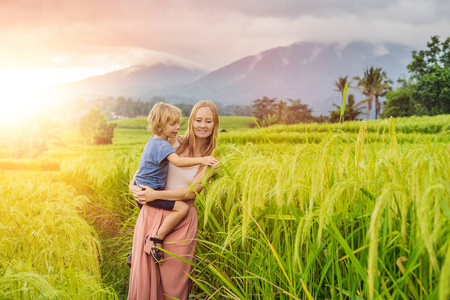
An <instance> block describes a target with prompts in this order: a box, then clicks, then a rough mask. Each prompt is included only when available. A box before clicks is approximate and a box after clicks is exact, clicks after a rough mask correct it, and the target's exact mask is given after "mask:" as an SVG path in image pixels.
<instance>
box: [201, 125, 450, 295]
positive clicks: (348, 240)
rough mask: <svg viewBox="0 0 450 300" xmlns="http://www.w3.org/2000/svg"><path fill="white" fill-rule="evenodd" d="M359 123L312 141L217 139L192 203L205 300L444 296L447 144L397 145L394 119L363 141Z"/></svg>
mask: <svg viewBox="0 0 450 300" xmlns="http://www.w3.org/2000/svg"><path fill="white" fill-rule="evenodd" d="M362 124H363V126H362V127H361V128H360V133H359V135H358V137H356V138H353V137H350V136H351V135H348V134H345V133H341V134H338V135H333V134H327V135H324V136H323V137H322V141H321V142H320V143H318V144H309V145H302V144H300V145H299V144H294V145H292V144H281V145H277V144H261V145H253V144H247V145H241V146H239V145H226V144H225V145H224V144H221V146H220V148H221V149H220V150H219V152H220V153H221V154H220V155H221V157H220V160H221V165H222V168H221V169H219V170H217V171H216V172H217V175H218V176H217V177H216V178H215V179H214V181H213V182H212V183H210V184H209V185H208V186H207V189H206V191H205V192H203V193H202V194H201V195H200V197H197V204H198V207H199V211H200V220H201V224H203V230H201V231H200V233H199V236H200V239H201V240H200V243H199V251H198V252H199V253H198V255H199V261H207V262H208V264H213V265H214V266H215V268H216V269H217V270H219V272H220V274H221V275H220V278H218V277H217V276H218V274H216V272H211V270H209V269H208V267H207V266H206V265H204V266H203V267H202V266H201V265H200V266H199V268H200V270H199V273H198V276H199V277H198V281H199V282H203V283H204V282H208V283H209V284H208V285H207V290H208V294H214V295H222V294H221V293H222V292H221V291H225V290H227V292H223V295H222V296H223V297H225V294H227V293H229V292H231V291H230V290H229V285H230V284H232V285H233V286H235V287H236V288H237V289H238V291H239V293H240V294H242V295H243V298H244V299H264V297H267V295H271V296H272V297H273V296H275V295H277V296H276V297H277V298H281V299H284V298H286V299H288V298H296V297H298V298H309V297H310V296H311V297H312V298H341V299H344V298H358V297H361V298H409V297H419V298H424V297H429V296H431V295H436V296H437V295H438V293H440V297H441V298H442V297H444V298H442V299H445V297H448V289H446V288H445V287H442V286H440V284H441V282H447V281H448V277H445V276H448V275H447V274H448V270H445V271H444V268H445V267H446V264H447V260H446V253H447V251H448V250H447V248H448V244H449V239H450V236H449V228H450V227H449V225H450V224H449V222H450V219H449V217H448V216H449V214H448V212H449V210H448V206H449V203H450V198H449V195H450V184H449V182H450V166H449V163H450V152H449V148H448V145H447V144H446V143H438V142H434V141H432V140H416V141H415V142H414V143H409V144H408V143H406V144H402V146H400V145H399V144H398V136H399V134H398V133H397V132H396V130H395V128H396V125H395V123H394V120H390V121H388V123H387V124H386V131H385V133H382V134H381V133H376V134H379V135H380V136H382V135H386V136H383V139H382V142H375V143H373V142H372V141H371V140H370V139H369V138H367V135H368V133H367V131H366V128H365V126H364V124H365V123H362ZM269 128H270V127H269ZM402 262H407V263H406V265H403V264H404V263H402ZM400 266H401V267H400ZM205 273H206V275H200V274H205ZM443 274H444V275H443ZM194 277H195V276H194ZM202 278H203V279H202ZM221 278H222V279H221ZM223 278H227V280H228V281H229V282H227V283H226V287H225V286H223V284H224V280H223ZM204 286H206V285H204ZM214 286H215V289H214ZM233 294H234V295H236V292H234V293H233ZM228 297H229V294H228Z"/></svg>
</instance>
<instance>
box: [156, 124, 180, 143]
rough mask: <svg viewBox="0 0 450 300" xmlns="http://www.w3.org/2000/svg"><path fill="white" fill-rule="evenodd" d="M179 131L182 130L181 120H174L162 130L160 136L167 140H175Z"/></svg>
mask: <svg viewBox="0 0 450 300" xmlns="http://www.w3.org/2000/svg"><path fill="white" fill-rule="evenodd" d="M178 130H180V120H172V121H169V123H167V124H166V125H165V126H164V127H163V128H162V129H161V133H160V134H159V136H161V137H162V138H163V139H165V140H168V139H169V138H175V137H177V134H178Z"/></svg>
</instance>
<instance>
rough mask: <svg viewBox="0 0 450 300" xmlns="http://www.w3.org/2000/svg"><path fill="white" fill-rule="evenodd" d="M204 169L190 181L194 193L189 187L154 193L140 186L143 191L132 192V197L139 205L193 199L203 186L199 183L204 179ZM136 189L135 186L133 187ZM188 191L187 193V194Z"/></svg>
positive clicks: (148, 188)
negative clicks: (154, 201) (158, 200)
mask: <svg viewBox="0 0 450 300" xmlns="http://www.w3.org/2000/svg"><path fill="white" fill-rule="evenodd" d="M205 172H206V168H203V169H202V170H201V171H200V172H199V173H198V174H197V175H196V176H195V177H194V179H193V180H192V183H191V184H192V185H193V186H194V190H195V192H194V191H193V190H192V189H191V187H190V186H188V187H183V188H178V189H174V190H162V191H155V190H153V189H152V188H150V187H147V186H142V187H143V188H145V190H140V189H139V188H138V189H139V190H136V189H134V191H135V192H133V191H132V193H133V195H134V197H135V198H136V200H137V201H138V202H139V203H140V204H145V203H147V202H151V201H153V200H156V199H161V200H187V199H194V198H195V196H196V192H197V193H200V192H201V191H202V190H203V188H204V187H203V185H201V184H198V183H200V182H201V181H202V180H203V178H204V177H205ZM135 187H136V186H135ZM188 191H189V192H188Z"/></svg>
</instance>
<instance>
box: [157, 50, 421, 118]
mask: <svg viewBox="0 0 450 300" xmlns="http://www.w3.org/2000/svg"><path fill="white" fill-rule="evenodd" d="M411 51H412V50H411V49H409V48H407V47H404V46H401V45H395V44H386V45H384V46H377V45H374V44H370V43H365V42H353V43H350V44H348V45H346V46H342V45H339V44H328V45H326V44H318V43H306V42H301V43H296V44H293V45H290V46H287V47H279V48H274V49H270V50H267V51H264V52H262V53H259V54H257V55H253V56H248V57H245V58H243V59H240V60H238V61H236V62H234V63H232V64H230V65H228V66H225V67H223V68H220V69H218V70H216V71H214V72H211V73H209V74H206V75H205V76H203V77H202V78H199V79H198V80H196V81H195V82H192V83H190V84H188V85H185V86H182V87H179V88H176V89H172V90H171V91H170V93H168V92H167V91H166V94H164V95H163V96H166V95H170V94H172V95H184V97H187V96H190V97H192V98H195V99H211V100H214V101H218V102H221V103H223V104H251V101H252V100H255V99H258V98H261V97H264V96H267V97H270V98H272V97H276V98H278V99H280V100H281V99H287V98H290V99H301V100H302V102H303V103H307V104H309V105H310V107H312V108H313V110H314V113H315V114H328V111H329V110H331V109H333V106H332V103H337V104H340V102H341V100H342V99H340V94H339V93H337V92H335V91H333V90H334V88H335V87H334V82H335V81H336V80H337V79H338V78H339V76H346V75H349V79H351V78H352V77H353V76H357V75H359V76H362V75H363V69H364V68H366V67H370V66H374V67H382V69H383V71H386V73H387V76H388V77H389V78H391V79H393V80H394V82H395V81H396V80H397V78H398V77H400V76H401V75H402V74H406V71H407V69H406V65H407V64H408V63H409V62H410V61H411ZM349 93H353V94H354V95H355V99H356V101H359V100H362V99H363V98H362V95H360V93H359V92H357V91H349ZM168 99H170V98H168ZM175 100H176V99H175Z"/></svg>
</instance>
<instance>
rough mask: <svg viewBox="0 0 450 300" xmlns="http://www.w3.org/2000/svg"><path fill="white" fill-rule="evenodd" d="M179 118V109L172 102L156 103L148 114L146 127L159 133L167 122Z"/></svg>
mask: <svg viewBox="0 0 450 300" xmlns="http://www.w3.org/2000/svg"><path fill="white" fill-rule="evenodd" d="M180 118H181V110H180V109H179V108H178V107H176V106H173V105H172V104H169V103H165V102H158V103H156V104H155V105H154V106H153V108H152V109H151V110H150V113H149V114H148V118H147V119H148V126H147V129H148V130H150V131H151V132H153V134H159V133H160V132H161V130H162V128H163V127H164V126H166V125H167V123H169V122H171V121H172V122H173V121H174V122H177V121H179V120H180Z"/></svg>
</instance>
